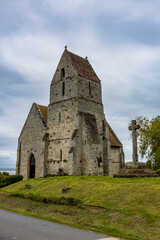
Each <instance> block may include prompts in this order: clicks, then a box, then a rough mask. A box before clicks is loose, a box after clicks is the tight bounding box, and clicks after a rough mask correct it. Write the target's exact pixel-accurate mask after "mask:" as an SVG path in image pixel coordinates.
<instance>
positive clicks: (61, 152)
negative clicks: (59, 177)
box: [60, 150, 62, 161]
mask: <svg viewBox="0 0 160 240" xmlns="http://www.w3.org/2000/svg"><path fill="white" fill-rule="evenodd" d="M60 161H62V150H60Z"/></svg>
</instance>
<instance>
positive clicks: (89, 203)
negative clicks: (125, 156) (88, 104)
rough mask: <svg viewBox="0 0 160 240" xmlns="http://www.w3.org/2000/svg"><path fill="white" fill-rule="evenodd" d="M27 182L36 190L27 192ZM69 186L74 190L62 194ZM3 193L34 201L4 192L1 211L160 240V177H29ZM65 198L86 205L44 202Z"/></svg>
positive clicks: (128, 235)
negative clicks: (4, 209)
mask: <svg viewBox="0 0 160 240" xmlns="http://www.w3.org/2000/svg"><path fill="white" fill-rule="evenodd" d="M25 184H30V185H31V189H25ZM63 187H71V189H69V190H68V191H67V192H66V193H62V188H63ZM0 191H1V192H5V193H7V194H9V196H11V195H16V196H22V197H23V198H29V199H20V198H16V197H14V196H12V197H10V198H9V197H8V198H6V195H3V194H0V195H1V196H0V207H4V208H9V209H11V208H12V210H14V211H18V212H21V213H25V214H30V215H34V216H38V217H42V218H46V219H49V220H53V221H58V222H61V223H66V224H69V225H72V226H76V227H81V228H85V229H89V230H94V231H98V232H102V233H105V234H112V235H114V236H119V237H124V238H125V239H132V240H140V239H143V240H145V239H146V240H149V239H151V240H158V239H160V178H137V179H117V178H116V179H114V178H112V177H104V176H65V177H54V178H41V179H29V180H25V181H21V182H18V183H15V184H12V185H10V186H7V187H5V188H2V189H1V190H0ZM4 198H5V199H6V200H5V202H6V203H4ZM13 198H14V201H12V200H13ZM31 198H32V199H35V200H38V201H39V202H35V201H32V200H31ZM63 198H64V199H71V198H72V200H79V203H81V204H80V205H78V206H74V207H73V206H66V205H55V204H51V203H50V204H46V203H43V202H41V200H43V199H59V200H60V201H59V203H62V204H63V203H65V202H64V201H63ZM57 202H58V201H57ZM73 202H74V201H73ZM18 203H19V205H18ZM7 204H8V205H7ZM20 205H21V207H20ZM42 205H43V206H42ZM31 206H32V207H31ZM33 206H34V207H33ZM42 208H43V211H42ZM28 209H29V210H28ZM44 209H45V211H44ZM51 209H52V210H51Z"/></svg>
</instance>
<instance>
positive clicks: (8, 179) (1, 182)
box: [0, 175, 23, 188]
mask: <svg viewBox="0 0 160 240" xmlns="http://www.w3.org/2000/svg"><path fill="white" fill-rule="evenodd" d="M22 179H23V176H21V175H13V176H12V175H11V176H1V178H0V188H1V187H5V186H7V185H10V184H13V183H15V182H19V181H21V180H22Z"/></svg>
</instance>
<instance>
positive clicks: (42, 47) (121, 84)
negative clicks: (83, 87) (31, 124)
mask: <svg viewBox="0 0 160 240" xmlns="http://www.w3.org/2000/svg"><path fill="white" fill-rule="evenodd" d="M159 12H160V1H159V0H112V1H111V0H0V168H2V167H3V168H5V167H7V168H9V167H15V163H16V149H17V139H18V136H19V134H20V130H21V128H22V127H23V124H24V121H25V119H26V117H27V114H28V112H29V109H30V107H31V105H32V103H33V102H36V103H39V104H42V105H47V104H48V102H49V85H50V82H51V79H52V76H53V74H54V71H55V69H56V66H57V64H58V61H59V59H60V57H61V54H62V52H63V50H64V46H65V45H67V46H68V50H70V51H71V52H74V53H76V54H78V55H80V56H83V57H85V56H88V59H89V61H90V63H91V64H92V66H93V68H94V69H95V71H96V73H97V75H98V76H99V78H100V79H101V81H102V88H103V103H104V110H105V114H106V119H107V120H108V122H109V123H110V125H111V126H112V128H113V129H114V131H115V132H116V134H117V135H118V137H119V138H120V140H121V141H122V143H123V145H124V151H125V158H126V161H130V160H131V157H132V143H131V140H129V132H128V123H129V121H130V120H131V119H134V118H135V117H136V116H139V115H143V116H146V117H149V118H151V117H155V116H157V115H159V114H160V111H159V108H160V96H159V92H160V41H159V40H160V14H159Z"/></svg>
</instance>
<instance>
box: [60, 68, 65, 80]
mask: <svg viewBox="0 0 160 240" xmlns="http://www.w3.org/2000/svg"><path fill="white" fill-rule="evenodd" d="M64 77H65V69H64V68H62V69H61V78H64Z"/></svg>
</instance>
